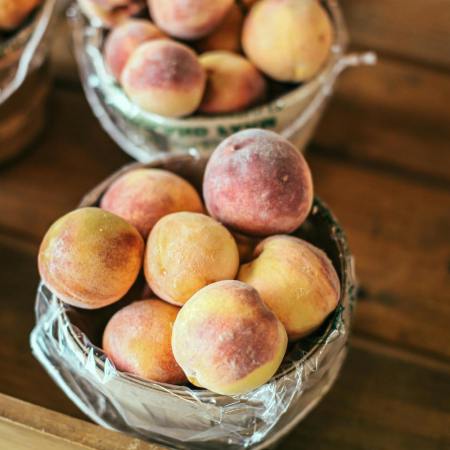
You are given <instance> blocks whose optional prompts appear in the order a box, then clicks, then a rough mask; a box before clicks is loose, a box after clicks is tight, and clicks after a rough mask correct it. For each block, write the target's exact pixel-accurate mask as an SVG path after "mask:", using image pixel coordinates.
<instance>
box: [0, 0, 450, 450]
mask: <svg viewBox="0 0 450 450" xmlns="http://www.w3.org/2000/svg"><path fill="white" fill-rule="evenodd" d="M400 3H401V2H387V0H385V1H376V2H375V1H373V2H358V1H357V0H354V1H351V0H348V1H343V4H344V7H345V12H346V14H347V17H348V18H349V21H350V26H351V30H352V32H353V36H354V37H355V38H356V42H355V43H354V45H355V47H357V48H359V47H364V48H366V47H369V48H375V49H378V50H379V52H380V55H381V58H380V62H379V64H378V66H377V67H375V68H362V69H357V70H353V71H349V72H348V73H346V74H345V75H344V76H343V77H342V80H341V81H340V83H339V86H338V89H337V92H336V95H335V97H334V99H333V101H332V102H331V104H330V106H329V108H328V110H327V112H326V114H325V117H324V119H323V121H322V123H321V125H320V127H319V130H318V132H317V134H316V137H315V139H314V142H313V144H312V145H311V146H310V148H309V150H308V154H307V159H308V161H309V162H310V164H311V167H312V170H313V175H314V179H315V185H316V192H317V193H318V194H319V195H320V196H321V197H322V198H323V199H325V200H326V202H327V203H328V204H329V205H330V206H331V207H332V209H333V210H334V212H335V213H336V215H337V216H338V218H339V219H340V221H341V222H342V224H343V226H344V228H345V230H346V231H347V234H348V237H349V240H350V244H351V248H352V250H353V253H354V255H355V257H356V265H357V275H358V277H359V281H360V283H361V290H360V298H359V303H358V307H357V310H356V316H355V320H354V328H353V329H354V332H353V335H352V337H351V339H350V351H349V356H348V358H347V361H346V363H345V365H344V368H343V370H342V374H341V376H340V378H339V379H338V381H337V383H336V385H335V386H334V388H333V389H332V391H331V392H330V393H329V394H328V395H327V397H326V398H325V399H324V400H323V401H322V402H321V403H320V405H319V406H318V407H317V408H316V409H315V410H314V411H313V412H312V413H311V414H310V415H309V416H308V417H307V418H306V420H304V421H303V422H302V423H301V424H300V425H299V426H298V427H297V428H296V429H295V430H294V431H293V432H292V434H291V435H290V436H289V437H288V438H287V439H286V441H285V442H284V443H283V445H282V448H286V449H292V450H294V449H299V448H305V449H309V448H314V449H315V450H321V449H346V450H353V449H354V450H356V449H358V450H363V449H364V450H366V449H377V450H379V449H389V450H393V449H394V450H395V449H405V450H411V449H421V450H427V449H430V450H431V449H433V450H438V449H439V450H440V449H445V448H450V331H449V330H450V327H449V323H450V276H449V272H450V239H449V235H450V189H449V188H450V151H449V150H450V126H449V124H450V79H449V68H450V49H449V42H450V38H449V34H448V32H449V30H448V23H450V22H449V21H447V20H446V19H449V13H450V11H449V8H448V4H446V2H445V1H443V0H441V1H439V0H432V1H429V2H427V10H426V11H425V10H424V2H420V1H418V0H416V1H410V2H408V8H404V7H403V8H400V7H399V4H400ZM363 4H364V6H363ZM405 10H406V11H405ZM422 17H423V20H422ZM412 23H413V24H415V26H414V33H412V34H411V35H410V34H408V30H409V27H410V26H411V24H412ZM446 24H447V25H446ZM424 40H425V41H426V42H427V44H425V42H424ZM65 45H66V43H65V42H64V41H61V42H58V47H59V50H57V53H58V55H59V56H58V59H57V64H56V79H55V83H54V89H53V91H52V93H51V97H50V103H49V114H50V119H49V124H48V127H47V130H46V132H45V134H44V135H43V136H42V138H41V139H40V141H39V142H37V143H36V144H35V145H34V146H33V148H31V149H30V151H29V152H28V153H27V154H26V155H25V156H23V157H22V158H20V159H19V160H16V161H14V162H12V163H11V164H9V165H7V166H4V167H1V168H0V268H1V270H0V288H1V290H0V305H1V313H0V342H1V345H0V392H2V393H3V394H7V395H9V396H12V397H16V398H18V399H22V400H25V401H27V402H31V403H33V404H36V405H40V406H43V407H45V408H49V409H51V410H53V411H56V412H59V413H62V414H64V416H60V415H58V414H57V413H55V412H45V411H44V410H41V409H39V410H38V411H37V412H36V410H35V409H34V408H35V407H34V406H30V405H27V404H23V403H20V402H17V401H15V400H12V399H10V398H7V397H4V396H0V417H3V419H0V437H2V436H3V437H4V436H5V434H4V433H6V432H4V428H3V425H4V423H6V422H7V423H10V424H11V423H13V424H16V425H17V424H18V423H19V422H23V423H25V424H26V426H27V427H28V428H27V429H28V430H29V431H30V430H31V431H30V432H31V433H33V432H36V433H37V431H36V430H39V429H43V430H46V432H47V434H46V437H49V436H50V438H54V439H56V441H55V442H56V444H55V442H54V443H53V444H54V446H53V447H52V446H51V445H50V444H48V447H47V448H86V447H87V448H96V449H97V448H110V449H115V448H142V449H145V448H156V447H153V446H150V445H147V444H144V443H142V442H140V441H139V442H138V441H137V440H132V439H128V438H127V437H126V436H122V435H120V436H119V435H118V436H116V435H113V434H112V433H111V432H106V431H104V430H102V429H100V428H99V427H96V426H94V425H89V426H88V425H83V423H82V422H78V421H76V420H75V419H72V418H78V419H85V420H86V418H85V417H83V414H82V413H81V412H80V411H79V410H78V409H77V408H76V407H75V406H74V405H73V404H72V403H71V402H70V401H69V400H68V399H67V398H66V397H65V396H64V394H63V393H62V392H61V391H60V390H59V389H58V388H57V387H56V386H55V385H54V384H53V382H52V381H51V380H50V378H49V377H48V376H47V375H46V373H45V372H44V370H43V369H42V368H41V367H40V366H39V364H38V363H37V362H36V361H35V360H34V359H33V357H32V356H31V354H30V350H29V344H28V336H29V333H30V330H31V328H32V326H33V322H34V316H33V302H34V295H35V290H36V285H37V282H38V274H37V270H36V252H37V248H38V245H39V242H40V239H41V237H42V235H43V233H44V232H45V230H46V229H47V227H48V226H49V225H50V223H51V222H52V221H54V220H55V219H56V218H57V217H58V216H60V215H62V214H64V213H65V212H67V211H69V210H71V209H72V208H74V206H75V205H76V204H77V202H78V201H79V199H80V197H81V196H82V195H83V193H85V192H86V191H87V190H88V189H90V188H91V187H92V186H93V185H95V184H96V183H97V182H99V181H100V180H101V179H102V178H104V177H105V176H106V175H108V174H109V173H110V172H111V171H113V170H115V169H117V168H119V167H120V166H121V165H123V164H125V163H127V162H129V161H130V159H129V158H128V157H127V156H126V155H125V154H124V153H122V152H121V150H120V149H119V148H117V146H115V145H114V144H113V143H112V141H111V139H110V138H109V137H108V136H107V135H106V134H105V133H104V132H103V131H102V129H101V128H100V126H99V124H98V123H97V121H96V119H95V118H94V117H93V115H92V113H91V111H90V109H89V107H88V105H87V103H86V101H85V99H84V96H83V93H82V91H81V89H80V86H79V84H78V82H77V81H76V75H75V74H74V69H73V64H69V63H68V62H67V61H65V60H64V58H62V57H61V54H64V53H66V50H65V48H64V46H65ZM61 48H63V51H61ZM30 408H31V409H30ZM4 421H6V422H4ZM55 423H58V424H62V426H56V425H55ZM16 425H14V426H16ZM17 426H18V427H19V428H18V431H17V433H16V434H14V433H13V434H14V436H15V437H14V436H12V437H11V436H9V438H10V439H11V442H12V443H13V444H14V439H16V442H15V445H16V447H14V445H13V444H11V447H9V448H14V449H15V448H17V449H19V448H20V449H22V448H38V447H26V442H27V436H28V435H27V434H26V433H25V432H23V433H22V432H21V431H20V430H21V428H20V424H19V425H17ZM2 430H3V431H2ZM9 430H11V428H9ZM33 430H34V431H33ZM80 430H81V431H80ZM82 430H84V431H82ZM6 437H8V434H6ZM19 437H20V438H19ZM58 439H61V440H58ZM67 439H69V441H70V442H71V444H70V445H73V447H70V446H69V443H68V442H69V441H67ZM0 442H1V440H0ZM36 442H37V441H36ZM102 442H103V443H102ZM64 443H65V444H64ZM53 444H52V445H53ZM66 444H67V445H68V446H67V447H65V446H64V445H66ZM83 445H84V447H83ZM131 445H134V446H135V447H131ZM0 447H1V445H0ZM39 448H44V447H42V446H41V447H39Z"/></svg>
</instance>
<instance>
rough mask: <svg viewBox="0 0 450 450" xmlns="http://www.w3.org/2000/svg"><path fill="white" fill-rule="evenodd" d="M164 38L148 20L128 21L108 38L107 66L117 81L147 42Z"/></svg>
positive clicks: (106, 43)
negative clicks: (130, 60) (134, 55)
mask: <svg viewBox="0 0 450 450" xmlns="http://www.w3.org/2000/svg"><path fill="white" fill-rule="evenodd" d="M164 37H165V36H164V33H162V31H160V30H158V28H156V27H155V25H153V24H152V23H151V22H150V21H148V20H144V19H129V20H126V21H124V22H122V23H121V24H120V25H118V26H117V27H115V28H114V29H113V30H112V31H111V33H109V35H108V37H107V38H106V41H105V47H104V50H103V54H104V58H105V64H106V66H107V67H108V69H109V71H110V72H111V74H112V75H114V77H115V78H116V80H119V81H120V75H121V74H122V70H123V68H124V67H125V64H126V63H127V61H128V59H129V58H130V56H131V54H132V53H133V51H134V50H136V49H137V48H138V47H139V45H140V44H142V43H144V42H146V41H150V40H152V39H160V38H164Z"/></svg>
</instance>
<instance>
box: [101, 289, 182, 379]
mask: <svg viewBox="0 0 450 450" xmlns="http://www.w3.org/2000/svg"><path fill="white" fill-rule="evenodd" d="M178 311H179V308H177V307H176V306H173V305H169V304H168V303H165V302H163V301H161V300H159V299H156V298H152V299H149V300H141V301H137V302H134V303H131V304H130V305H128V306H125V308H122V309H121V310H119V311H118V312H116V313H115V314H114V315H113V316H112V318H111V319H110V321H109V322H108V324H107V326H106V328H105V331H104V333H103V350H104V351H105V353H106V354H107V355H108V357H109V358H110V359H111V360H112V361H113V363H114V365H115V366H116V368H117V369H119V370H122V371H124V372H129V373H132V374H134V375H137V376H139V377H142V378H146V379H148V380H152V381H157V382H161V383H171V384H182V383H184V382H186V376H185V375H184V372H183V371H182V370H181V367H180V366H179V365H178V364H177V362H176V361H175V358H174V356H173V353H172V344H171V341H172V327H173V324H174V322H175V319H176V317H177V314H178Z"/></svg>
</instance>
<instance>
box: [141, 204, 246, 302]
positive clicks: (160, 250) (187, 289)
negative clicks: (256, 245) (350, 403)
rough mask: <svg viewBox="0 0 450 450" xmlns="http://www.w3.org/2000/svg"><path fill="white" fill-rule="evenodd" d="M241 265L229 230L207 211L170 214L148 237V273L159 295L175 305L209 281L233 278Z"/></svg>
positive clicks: (149, 281) (146, 255)
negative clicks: (207, 214)
mask: <svg viewBox="0 0 450 450" xmlns="http://www.w3.org/2000/svg"><path fill="white" fill-rule="evenodd" d="M238 268H239V254H238V249H237V246H236V242H235V241H234V239H233V237H232V236H231V234H230V232H229V231H228V230H227V229H226V228H225V227H224V226H223V225H221V224H220V223H219V222H217V221H215V220H214V219H212V218H211V217H209V216H206V215H204V214H199V213H192V212H178V213H173V214H169V215H168V216H165V217H163V218H162V219H161V220H159V221H158V222H157V223H156V225H155V226H154V227H153V229H152V231H151V232H150V235H149V237H148V241H147V248H146V253H145V261H144V272H145V277H146V279H147V282H148V284H149V286H150V288H151V289H152V291H153V292H154V293H155V294H156V295H157V296H158V297H160V298H162V299H163V300H166V301H168V302H170V303H173V304H175V305H183V304H184V303H185V302H187V301H188V300H189V298H190V297H191V296H192V295H193V294H194V293H195V292H197V291H198V290H199V289H201V288H202V287H204V286H206V285H207V284H210V283H214V282H215V281H219V280H227V279H232V278H234V277H235V276H236V273H237V270H238Z"/></svg>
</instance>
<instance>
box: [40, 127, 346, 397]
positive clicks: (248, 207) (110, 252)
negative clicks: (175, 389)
mask: <svg viewBox="0 0 450 450" xmlns="http://www.w3.org/2000/svg"><path fill="white" fill-rule="evenodd" d="M203 199H204V202H205V206H206V208H205V207H204V206H203V202H202V199H201V198H200V196H199V194H198V193H197V191H196V190H195V188H194V187H193V186H192V185H191V184H189V183H188V182H187V181H186V180H184V179H183V178H181V177H179V176H178V175H175V174H173V173H171V172H168V171H165V170H159V169H147V168H143V169H136V170H132V171H130V172H127V173H125V174H124V175H122V176H120V177H119V178H118V179H116V181H114V182H113V183H112V184H111V185H110V187H109V188H108V189H107V191H106V192H105V193H104V194H103V196H102V198H101V201H100V207H89V208H81V209H77V210H75V211H73V212H71V213H69V214H67V215H65V216H63V217H62V218H60V219H59V220H58V221H56V222H55V223H54V224H53V225H52V226H51V227H50V229H49V230H48V232H47V234H46V235H45V237H44V239H43V241H42V244H41V247H40V251H39V271H40V274H41V277H42V279H43V281H44V283H45V284H46V285H47V286H48V287H49V288H50V289H51V290H52V291H53V292H54V293H55V294H56V295H57V296H58V297H59V298H60V299H61V300H62V301H64V302H66V303H68V304H70V305H72V306H75V307H79V308H86V309H94V308H102V307H104V306H106V305H109V304H111V303H113V302H117V301H119V300H121V299H122V298H123V297H124V295H125V294H126V293H127V292H128V291H129V289H130V288H131V287H132V286H133V284H135V283H136V280H137V279H138V277H139V275H140V272H141V269H142V268H143V272H144V276H145V280H146V283H147V284H148V286H147V287H146V294H144V295H145V296H144V299H142V300H139V301H136V302H134V303H131V304H128V305H127V306H124V307H123V308H122V309H120V310H119V311H118V312H116V313H115V314H114V315H113V316H112V318H111V319H110V321H109V323H108V324H107V326H106V329H105V330H104V334H103V349H104V351H105V353H106V354H107V355H108V357H109V358H110V359H111V360H112V361H113V362H114V364H115V365H116V367H117V368H118V369H119V370H122V371H126V372H130V373H133V374H136V375H138V376H141V377H143V378H147V379H150V380H154V381H158V382H166V383H172V384H181V383H184V382H186V380H189V381H190V382H191V383H193V384H194V385H196V386H199V387H204V388H207V389H210V390H211V391H213V392H217V393H220V394H240V393H245V392H248V391H249V390H251V389H254V388H256V387H258V386H260V385H262V384H263V383H265V382H267V381H268V380H269V379H270V378H271V377H272V376H273V375H274V374H275V372H276V371H277V370H278V368H279V366H280V364H281V362H282V360H283V357H284V355H285V352H286V348H287V344H288V340H290V341H291V342H292V341H295V340H297V339H300V338H302V337H304V336H306V335H308V334H310V333H311V332H313V331H314V330H316V329H317V328H318V327H319V326H320V325H321V324H322V323H323V322H324V320H325V319H326V318H327V316H328V315H329V314H330V313H331V312H332V311H333V310H334V309H335V308H336V306H337V304H338V300H339V296H340V284H339V279H338V276H337V274H336V271H335V269H334V268H333V265H332V263H331V262H330V260H329V259H328V258H327V256H326V255H325V253H324V252H323V251H322V250H320V249H318V248H316V247H314V246H313V245H311V244H310V243H308V242H306V241H304V240H301V239H299V238H297V237H294V236H291V235H289V233H291V232H293V231H294V230H296V229H297V228H298V227H299V226H300V225H301V224H302V223H303V222H304V221H305V219H306V217H307V215H308V214H309V211H310V208H311V204H312V199H313V185H312V179H311V173H310V170H309V167H308V165H307V163H306V161H305V160H304V158H303V156H302V155H301V153H299V152H298V151H297V149H296V148H295V147H293V146H292V144H290V143H289V142H288V141H286V140H285V139H283V138H281V137H280V136H279V135H277V134H275V133H272V132H269V131H263V130H257V129H252V130H246V131H241V132H239V133H236V134H234V135H232V136H230V137H229V138H227V139H225V140H224V141H223V142H222V143H221V144H220V145H219V146H218V147H217V149H216V150H215V151H214V153H213V154H212V156H211V159H210V160H209V161H208V164H207V167H206V171H205V174H204V179H203ZM208 214H209V215H208Z"/></svg>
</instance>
